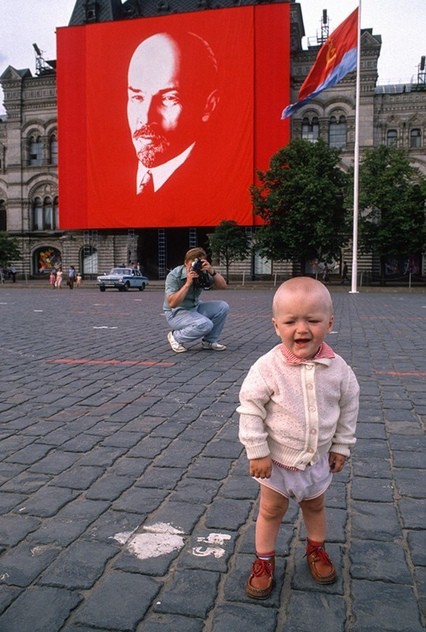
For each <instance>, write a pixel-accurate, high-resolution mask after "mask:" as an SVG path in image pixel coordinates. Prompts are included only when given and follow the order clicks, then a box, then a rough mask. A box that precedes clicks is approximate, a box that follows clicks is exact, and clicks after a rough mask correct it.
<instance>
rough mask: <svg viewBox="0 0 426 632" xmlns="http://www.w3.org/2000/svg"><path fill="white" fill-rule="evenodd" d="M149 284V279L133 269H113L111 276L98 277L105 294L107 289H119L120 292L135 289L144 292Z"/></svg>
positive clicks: (101, 289) (100, 287)
mask: <svg viewBox="0 0 426 632" xmlns="http://www.w3.org/2000/svg"><path fill="white" fill-rule="evenodd" d="M148 284H149V279H148V277H146V276H145V275H143V274H142V273H141V272H139V270H135V269H133V268H113V269H112V270H111V272H110V273H109V274H102V275H101V276H98V285H99V289H100V291H101V292H105V290H106V289H107V288H112V289H117V290H119V291H120V292H125V291H126V290H129V289H130V288H134V289H138V290H139V291H140V292H142V291H143V290H144V289H145V287H146V286H147V285H148Z"/></svg>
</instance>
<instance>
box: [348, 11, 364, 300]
mask: <svg viewBox="0 0 426 632" xmlns="http://www.w3.org/2000/svg"><path fill="white" fill-rule="evenodd" d="M361 1H362V0H358V47H357V64H356V88H355V145H354V209H353V234H352V279H351V281H352V283H351V290H350V292H352V293H357V292H358V290H357V276H358V207H359V102H360V86H361Z"/></svg>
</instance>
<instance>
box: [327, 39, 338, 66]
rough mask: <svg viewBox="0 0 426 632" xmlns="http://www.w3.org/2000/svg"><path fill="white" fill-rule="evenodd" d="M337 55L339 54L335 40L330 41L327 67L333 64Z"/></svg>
mask: <svg viewBox="0 0 426 632" xmlns="http://www.w3.org/2000/svg"><path fill="white" fill-rule="evenodd" d="M336 54H337V49H336V46H335V45H334V42H333V40H332V39H329V40H328V41H327V55H326V62H327V66H328V65H329V64H332V63H333V61H334V60H335V59H336Z"/></svg>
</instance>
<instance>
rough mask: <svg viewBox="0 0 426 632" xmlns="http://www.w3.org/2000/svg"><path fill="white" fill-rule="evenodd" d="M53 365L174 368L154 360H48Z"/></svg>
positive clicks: (172, 364) (166, 363)
mask: <svg viewBox="0 0 426 632" xmlns="http://www.w3.org/2000/svg"><path fill="white" fill-rule="evenodd" d="M48 362H52V363H54V364H104V365H108V364H109V365H124V366H174V365H175V362H155V361H154V360H86V359H73V358H57V359H55V360H48Z"/></svg>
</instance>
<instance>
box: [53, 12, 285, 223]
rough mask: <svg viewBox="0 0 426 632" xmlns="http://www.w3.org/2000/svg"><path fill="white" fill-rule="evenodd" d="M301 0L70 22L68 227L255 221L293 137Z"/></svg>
mask: <svg viewBox="0 0 426 632" xmlns="http://www.w3.org/2000/svg"><path fill="white" fill-rule="evenodd" d="M289 9H290V7H289V5H288V4H284V3H283V4H272V5H267V4H265V5H255V6H246V7H238V8H237V7H236V8H230V9H216V10H208V11H198V12H193V13H182V14H174V15H169V16H164V17H156V18H141V19H135V20H123V21H117V22H104V23H101V24H89V25H85V26H76V27H67V28H62V29H58V34H57V39H58V61H57V87H58V128H59V194H60V225H61V228H62V229H86V228H87V229H102V228H144V227H179V226H215V225H217V224H218V223H219V222H220V221H221V220H223V219H233V220H235V221H237V222H238V223H239V224H241V225H252V224H253V223H254V219H253V215H252V207H251V200H250V194H249V187H250V185H251V184H252V183H253V182H254V181H255V178H256V170H257V169H261V170H264V169H266V168H267V167H268V164H269V160H270V157H271V155H272V154H274V153H275V152H276V151H277V150H278V149H280V148H281V147H283V146H284V145H285V144H286V143H287V142H288V133H289V130H288V123H287V122H284V121H281V120H280V112H281V104H282V103H283V101H284V102H285V101H286V100H287V101H288V97H289Z"/></svg>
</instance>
